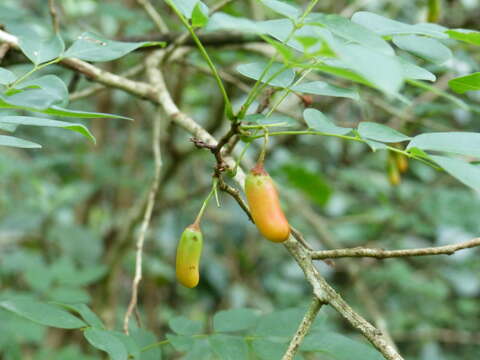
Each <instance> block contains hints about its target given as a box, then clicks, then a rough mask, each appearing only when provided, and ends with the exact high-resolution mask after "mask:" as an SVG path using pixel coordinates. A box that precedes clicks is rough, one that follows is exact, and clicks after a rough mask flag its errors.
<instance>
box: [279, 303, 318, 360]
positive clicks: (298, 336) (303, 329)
mask: <svg viewBox="0 0 480 360" xmlns="http://www.w3.org/2000/svg"><path fill="white" fill-rule="evenodd" d="M322 305H323V303H322V302H321V301H320V300H318V298H317V297H314V298H313V300H312V302H311V303H310V306H309V308H308V310H307V312H306V313H305V316H304V317H303V320H302V322H301V323H300V325H299V327H298V329H297V331H296V332H295V335H294V336H293V338H292V340H291V341H290V344H289V345H288V348H287V351H286V352H285V354H284V355H283V358H282V360H292V359H293V357H294V356H295V353H296V352H297V350H298V348H299V347H300V344H301V343H302V341H303V338H304V337H305V335H307V333H308V330H310V327H311V326H312V324H313V322H314V321H315V318H316V316H317V314H318V311H319V310H320V308H321V307H322Z"/></svg>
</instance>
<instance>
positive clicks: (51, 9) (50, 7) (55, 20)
mask: <svg viewBox="0 0 480 360" xmlns="http://www.w3.org/2000/svg"><path fill="white" fill-rule="evenodd" d="M48 10H49V12H50V17H51V18H52V26H53V31H55V33H58V32H59V31H60V21H59V19H58V12H57V8H56V7H55V0H48Z"/></svg>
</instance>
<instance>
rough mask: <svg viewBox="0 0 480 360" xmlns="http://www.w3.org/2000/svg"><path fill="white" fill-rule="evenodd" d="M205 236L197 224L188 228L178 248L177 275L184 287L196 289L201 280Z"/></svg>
mask: <svg viewBox="0 0 480 360" xmlns="http://www.w3.org/2000/svg"><path fill="white" fill-rule="evenodd" d="M202 245H203V236H202V232H201V231H200V227H199V226H198V225H197V224H192V225H190V226H188V227H187V228H186V229H185V230H184V231H183V233H182V237H181V238H180V242H179V244H178V247H177V260H176V274H177V280H178V281H179V282H180V284H182V285H183V286H186V287H188V288H194V287H195V286H197V284H198V281H199V279H200V275H199V266H200V257H201V255H202Z"/></svg>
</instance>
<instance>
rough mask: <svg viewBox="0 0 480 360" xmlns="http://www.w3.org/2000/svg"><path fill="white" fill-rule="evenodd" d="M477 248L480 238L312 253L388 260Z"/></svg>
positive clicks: (317, 256)
mask: <svg viewBox="0 0 480 360" xmlns="http://www.w3.org/2000/svg"><path fill="white" fill-rule="evenodd" d="M476 246H480V238H475V239H472V240H469V241H464V242H460V243H457V244H450V245H445V246H436V247H428V248H420V249H402V250H383V249H370V248H362V247H356V248H349V249H335V250H320V251H314V252H312V259H314V260H322V259H336V258H344V257H372V258H377V259H386V258H394V257H405V256H428V255H452V254H454V253H455V252H457V251H459V250H463V249H470V248H473V247H476Z"/></svg>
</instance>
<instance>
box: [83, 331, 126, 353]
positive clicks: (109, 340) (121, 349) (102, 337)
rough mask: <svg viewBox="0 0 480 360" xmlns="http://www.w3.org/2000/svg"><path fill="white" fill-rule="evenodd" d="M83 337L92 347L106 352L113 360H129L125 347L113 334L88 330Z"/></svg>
mask: <svg viewBox="0 0 480 360" xmlns="http://www.w3.org/2000/svg"><path fill="white" fill-rule="evenodd" d="M83 335H84V336H85V339H87V341H88V342H89V343H90V344H91V345H92V346H94V347H96V348H97V349H100V350H102V351H105V352H106V353H107V354H108V355H109V356H110V358H111V359H112V360H127V358H128V352H127V349H126V348H125V345H124V344H123V343H122V342H121V341H120V340H119V339H118V338H117V337H116V336H115V335H114V334H113V333H112V332H110V331H106V330H101V329H96V328H88V329H87V330H85V332H84V333H83Z"/></svg>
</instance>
